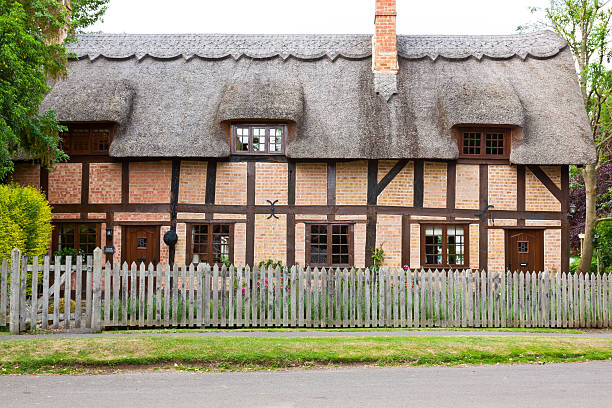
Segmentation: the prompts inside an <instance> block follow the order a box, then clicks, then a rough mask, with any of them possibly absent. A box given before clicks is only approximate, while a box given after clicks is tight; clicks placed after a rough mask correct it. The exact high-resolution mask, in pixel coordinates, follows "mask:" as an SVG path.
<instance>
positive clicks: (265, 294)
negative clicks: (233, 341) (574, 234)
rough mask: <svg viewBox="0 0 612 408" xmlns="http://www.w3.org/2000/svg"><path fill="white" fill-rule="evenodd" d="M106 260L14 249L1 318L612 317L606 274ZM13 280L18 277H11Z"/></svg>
mask: <svg viewBox="0 0 612 408" xmlns="http://www.w3.org/2000/svg"><path fill="white" fill-rule="evenodd" d="M101 259H102V255H101V251H100V250H99V249H97V250H96V251H95V253H94V257H93V259H91V258H90V259H89V260H88V262H86V263H85V264H83V262H82V260H81V258H77V259H76V262H75V265H73V262H72V259H71V258H70V257H67V258H66V261H65V263H64V264H63V265H62V264H61V263H60V259H59V258H55V259H54V261H55V262H54V264H53V265H51V264H50V262H51V260H50V259H49V258H48V257H45V258H44V260H43V262H42V264H39V262H38V259H36V258H34V259H33V260H32V262H31V263H28V260H27V259H26V258H20V254H19V252H18V251H17V250H16V251H14V252H13V256H12V261H11V262H10V265H9V264H8V263H7V262H6V261H3V263H2V273H1V274H0V279H1V281H0V288H1V289H2V291H1V293H0V325H6V323H7V321H8V322H9V323H10V327H11V331H12V332H15V333H16V332H19V331H23V330H26V329H27V328H31V327H34V326H35V327H38V328H43V329H47V328H51V329H54V328H60V329H68V328H79V327H81V328H91V329H93V330H99V329H104V328H107V327H227V328H233V327H311V328H315V327H321V328H326V327H327V328H329V327H559V328H562V327H582V328H595V327H610V326H611V325H612V308H611V307H610V306H611V305H612V277H610V276H608V275H606V274H604V275H595V274H586V275H575V274H565V273H550V272H538V273H535V272H534V273H519V272H513V273H511V272H506V273H500V274H488V273H487V272H486V271H472V270H461V271H459V270H454V271H445V270H442V271H438V270H434V271H432V270H409V271H404V270H401V269H400V270H391V269H388V268H383V269H381V270H371V269H365V270H363V269H350V270H349V269H334V268H321V269H319V268H313V269H311V268H306V269H304V268H302V267H299V266H293V267H291V268H282V269H281V268H276V269H274V268H271V267H270V268H258V267H254V268H250V267H248V266H247V267H229V268H227V267H225V266H224V267H218V266H214V267H212V268H211V267H210V266H209V265H206V264H199V265H197V266H195V265H189V266H185V265H182V266H180V267H179V266H178V265H174V266H173V267H172V268H170V267H169V266H167V265H157V266H154V265H148V266H147V265H144V264H141V265H136V264H132V265H131V266H129V265H127V264H123V265H119V264H115V265H111V264H110V263H107V264H106V265H102V260H101ZM38 271H42V278H40V279H32V283H31V295H29V294H26V290H27V287H26V286H27V285H26V282H27V276H28V275H29V274H32V273H33V274H34V276H35V277H36V276H37V275H38V273H37V272H38ZM66 271H70V272H69V273H67V272H66ZM24 272H25V273H24ZM67 276H70V279H66V277H67ZM10 277H17V278H18V281H19V282H20V284H19V285H9V284H8V279H9V278H10ZM51 277H52V278H53V279H52V280H51V279H50V278H51ZM51 281H53V283H52V284H50V282H51ZM9 286H10V302H9V301H8V300H9V299H8V297H9V296H7V295H8V292H7V289H8V287H9ZM61 299H63V300H64V301H63V302H61ZM7 303H9V304H10V313H9V316H8V319H7ZM61 303H63V305H61ZM71 308H74V310H71Z"/></svg>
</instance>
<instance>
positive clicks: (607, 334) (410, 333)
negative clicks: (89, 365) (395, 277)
mask: <svg viewBox="0 0 612 408" xmlns="http://www.w3.org/2000/svg"><path fill="white" fill-rule="evenodd" d="M160 336H162V337H165V336H172V337H270V338H276V337H429V336H502V337H515V336H516V337H525V336H527V337H578V338H580V337H583V338H584V337H600V338H601V337H603V338H612V331H592V332H586V333H584V334H577V333H563V332H552V333H542V332H496V331H484V330H480V331H453V330H448V331H446V330H432V331H420V330H390V331H354V332H353V331H342V332H341V331H324V330H320V331H318V330H317V331H314V330H313V331H284V332H267V331H231V330H228V331H210V332H195V331H193V332H182V333H170V332H162V333H146V332H140V333H139V332H131V333H121V332H117V333H108V332H104V333H65V332H58V333H55V334H40V335H20V336H13V335H0V341H3V340H36V339H56V338H79V337H160Z"/></svg>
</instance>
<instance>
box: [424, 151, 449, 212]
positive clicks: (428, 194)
mask: <svg viewBox="0 0 612 408" xmlns="http://www.w3.org/2000/svg"><path fill="white" fill-rule="evenodd" d="M424 170H425V171H424V186H423V187H424V188H423V206H424V207H425V208H446V163H439V162H425V169H424Z"/></svg>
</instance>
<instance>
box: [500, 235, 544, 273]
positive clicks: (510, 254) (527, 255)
mask: <svg viewBox="0 0 612 408" xmlns="http://www.w3.org/2000/svg"><path fill="white" fill-rule="evenodd" d="M506 267H507V268H508V270H510V271H512V272H514V271H521V272H527V271H529V272H540V271H543V270H544V231H543V230H508V231H507V232H506Z"/></svg>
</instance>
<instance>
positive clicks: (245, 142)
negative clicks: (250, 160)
mask: <svg viewBox="0 0 612 408" xmlns="http://www.w3.org/2000/svg"><path fill="white" fill-rule="evenodd" d="M236 150H237V151H239V152H248V151H249V128H246V127H244V128H243V127H239V128H236Z"/></svg>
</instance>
